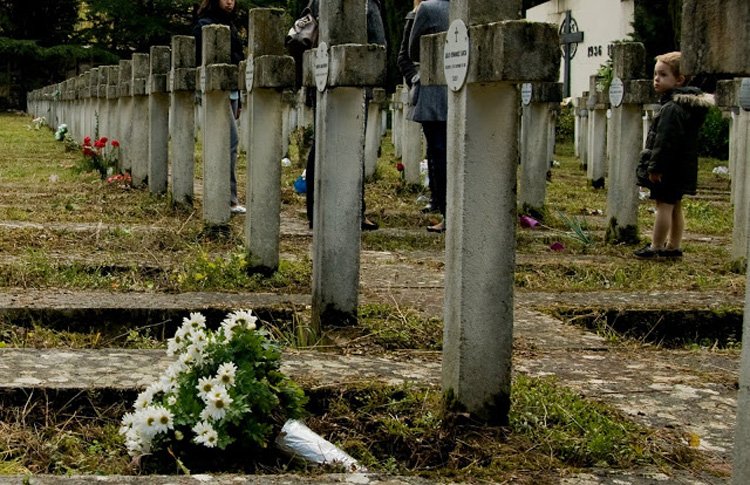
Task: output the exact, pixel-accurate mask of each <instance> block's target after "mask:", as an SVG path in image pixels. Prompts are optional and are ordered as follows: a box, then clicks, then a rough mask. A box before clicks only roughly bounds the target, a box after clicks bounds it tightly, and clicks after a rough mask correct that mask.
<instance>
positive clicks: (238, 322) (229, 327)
mask: <svg viewBox="0 0 750 485" xmlns="http://www.w3.org/2000/svg"><path fill="white" fill-rule="evenodd" d="M257 320H258V317H255V316H253V312H252V310H237V311H236V312H232V313H230V314H229V315H227V317H226V318H225V319H224V321H223V322H221V330H222V332H223V333H224V337H225V338H226V339H227V340H232V338H233V337H234V333H235V329H237V328H241V329H247V330H255V322H256V321H257Z"/></svg>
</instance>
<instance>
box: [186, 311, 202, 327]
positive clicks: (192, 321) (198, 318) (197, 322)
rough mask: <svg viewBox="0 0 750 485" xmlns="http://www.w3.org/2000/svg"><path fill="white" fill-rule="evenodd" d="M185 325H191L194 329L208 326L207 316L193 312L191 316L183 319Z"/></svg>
mask: <svg viewBox="0 0 750 485" xmlns="http://www.w3.org/2000/svg"><path fill="white" fill-rule="evenodd" d="M182 323H183V326H187V327H190V328H191V329H192V330H198V329H203V328H206V317H204V316H203V314H201V313H197V312H195V313H191V314H190V317H187V318H185V319H183V320H182Z"/></svg>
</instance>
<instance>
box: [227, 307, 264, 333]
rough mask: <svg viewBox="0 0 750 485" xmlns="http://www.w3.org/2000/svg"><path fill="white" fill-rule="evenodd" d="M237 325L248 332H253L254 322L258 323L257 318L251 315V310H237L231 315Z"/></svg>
mask: <svg viewBox="0 0 750 485" xmlns="http://www.w3.org/2000/svg"><path fill="white" fill-rule="evenodd" d="M232 315H234V319H235V321H236V322H237V325H239V326H241V327H242V328H246V329H248V330H255V322H257V321H258V317H256V316H254V315H253V311H252V310H237V311H236V312H234V313H232Z"/></svg>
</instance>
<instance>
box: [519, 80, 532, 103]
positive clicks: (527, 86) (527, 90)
mask: <svg viewBox="0 0 750 485" xmlns="http://www.w3.org/2000/svg"><path fill="white" fill-rule="evenodd" d="M533 92H534V86H532V84H531V83H523V84H522V85H521V102H522V103H523V105H524V106H528V105H529V103H531V95H532V94H533Z"/></svg>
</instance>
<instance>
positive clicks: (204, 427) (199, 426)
mask: <svg viewBox="0 0 750 485" xmlns="http://www.w3.org/2000/svg"><path fill="white" fill-rule="evenodd" d="M213 429H214V427H213V426H211V423H209V422H207V421H200V422H198V423H196V424H195V426H193V433H195V434H196V435H198V436H204V435H205V434H206V433H208V432H209V431H213Z"/></svg>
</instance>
